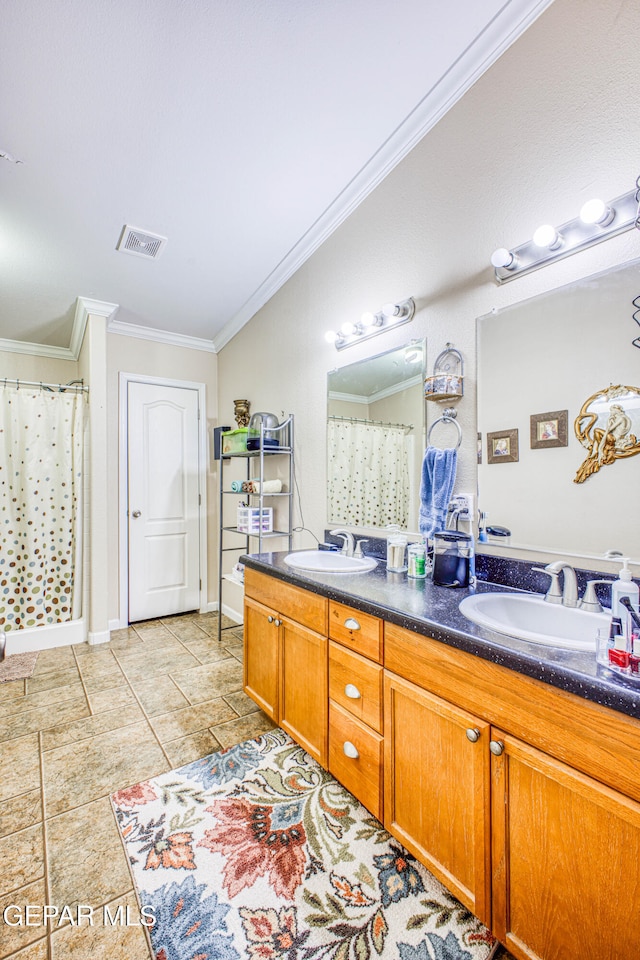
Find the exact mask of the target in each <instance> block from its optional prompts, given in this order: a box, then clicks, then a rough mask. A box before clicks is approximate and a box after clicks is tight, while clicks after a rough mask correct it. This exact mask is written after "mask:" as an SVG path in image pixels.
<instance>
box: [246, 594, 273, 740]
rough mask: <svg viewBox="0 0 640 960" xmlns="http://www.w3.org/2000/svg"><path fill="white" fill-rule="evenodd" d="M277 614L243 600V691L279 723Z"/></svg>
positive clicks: (248, 599) (257, 604)
mask: <svg viewBox="0 0 640 960" xmlns="http://www.w3.org/2000/svg"><path fill="white" fill-rule="evenodd" d="M276 620H277V614H275V613H274V612H273V610H269V608H268V607H264V606H263V605H262V604H261V603H256V601H255V600H252V599H251V598H250V597H245V601H244V692H245V693H246V694H247V696H249V697H251V699H252V700H255V702H256V703H257V704H258V706H259V707H260V708H261V709H262V710H264V712H265V713H266V714H267V716H269V717H271V719H272V720H273V721H275V722H276V723H277V722H278V624H277V623H276Z"/></svg>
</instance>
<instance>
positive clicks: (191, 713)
mask: <svg viewBox="0 0 640 960" xmlns="http://www.w3.org/2000/svg"><path fill="white" fill-rule="evenodd" d="M235 716H236V714H235V712H234V711H233V710H232V709H231V707H230V706H229V704H228V703H225V701H224V700H222V699H221V698H218V699H216V700H206V701H204V703H199V704H197V706H195V707H185V708H184V709H182V710H174V711H173V713H165V714H164V715H163V716H161V717H154V718H153V719H152V720H151V721H150V722H151V726H152V727H153V729H154V730H155V732H156V736H157V737H158V739H159V740H160V742H161V743H163V744H164V743H166V742H167V741H168V740H177V739H178V738H179V737H186V736H187V735H188V734H190V733H197V732H198V730H206V729H207V728H208V727H215V726H216V725H217V724H218V723H225V721H227V720H232V719H235Z"/></svg>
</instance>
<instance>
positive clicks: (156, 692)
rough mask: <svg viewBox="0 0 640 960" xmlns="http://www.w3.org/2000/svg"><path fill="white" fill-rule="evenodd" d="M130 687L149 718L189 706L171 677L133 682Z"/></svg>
mask: <svg viewBox="0 0 640 960" xmlns="http://www.w3.org/2000/svg"><path fill="white" fill-rule="evenodd" d="M131 686H132V687H133V689H134V691H135V694H136V696H137V697H138V699H139V700H140V703H141V704H142V707H143V709H144V711H145V713H146V714H147V716H149V717H155V716H159V715H160V714H162V713H170V712H171V711H172V710H180V708H181V707H188V706H189V701H188V700H187V698H186V697H185V696H184V694H182V693H180V691H179V690H178V688H177V687H176V685H175V683H174V682H173V680H172V679H171V677H156V678H154V679H152V680H135V681H133V683H132V684H131Z"/></svg>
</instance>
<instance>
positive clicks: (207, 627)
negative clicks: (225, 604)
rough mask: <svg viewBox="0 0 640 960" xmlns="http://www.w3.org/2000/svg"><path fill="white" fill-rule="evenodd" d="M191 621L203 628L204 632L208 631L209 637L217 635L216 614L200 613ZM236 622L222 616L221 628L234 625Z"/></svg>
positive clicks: (224, 628)
mask: <svg viewBox="0 0 640 960" xmlns="http://www.w3.org/2000/svg"><path fill="white" fill-rule="evenodd" d="M193 622H194V623H197V624H198V626H199V627H200V629H201V630H204V632H205V633H208V634H209V636H210V637H213V636H215V637H217V636H218V614H217V613H211V614H207V613H205V614H201V615H200V616H197V617H194V618H193ZM236 626H237V624H236V623H235V622H234V621H233V620H230V619H229V617H225V616H224V614H223V616H222V629H223V630H226V629H227V627H236Z"/></svg>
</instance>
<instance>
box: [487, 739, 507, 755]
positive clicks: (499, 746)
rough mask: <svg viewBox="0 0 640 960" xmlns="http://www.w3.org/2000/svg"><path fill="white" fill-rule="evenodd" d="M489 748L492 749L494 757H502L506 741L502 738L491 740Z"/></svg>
mask: <svg viewBox="0 0 640 960" xmlns="http://www.w3.org/2000/svg"><path fill="white" fill-rule="evenodd" d="M489 750H491V753H492V754H493V755H494V757H500V756H502V754H503V753H504V743H503V742H502V740H491V742H490V743H489Z"/></svg>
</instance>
